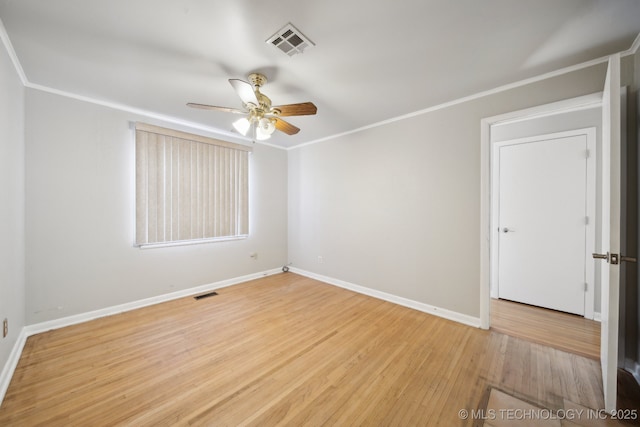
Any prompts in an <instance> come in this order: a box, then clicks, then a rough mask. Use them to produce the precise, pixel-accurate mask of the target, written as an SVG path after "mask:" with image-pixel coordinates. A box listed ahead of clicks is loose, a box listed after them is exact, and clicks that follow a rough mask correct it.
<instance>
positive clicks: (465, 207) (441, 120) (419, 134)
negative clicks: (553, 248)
mask: <svg viewBox="0 0 640 427" xmlns="http://www.w3.org/2000/svg"><path fill="white" fill-rule="evenodd" d="M604 74H605V67H604V66H603V65H598V66H594V67H590V68H587V69H583V70H579V71H576V72H572V73H570V74H565V75H562V76H559V77H555V78H552V79H548V80H545V81H541V82H537V83H534V84H530V85H527V86H523V87H519V88H516V89H512V90H508V91H505V92H500V93H497V94H493V95H489V96H485V97H482V98H479V99H475V100H472V101H468V102H464V103H461V104H457V105H454V106H450V107H447V108H444V109H440V110H437V111H433V112H430V113H426V114H423V115H420V116H416V117H412V118H408V119H404V120H400V121H397V122H393V123H390V124H387V125H383V126H379V127H376V128H372V129H368V130H365V131H362V132H358V133H354V134H350V135H346V136H341V137H339V138H336V139H334V140H330V141H326V142H322V143H318V144H313V145H308V146H304V147H301V148H298V149H293V150H291V151H290V152H289V260H290V262H291V263H292V265H293V266H294V267H298V268H301V269H303V270H307V271H310V272H312V273H316V274H320V275H324V276H328V277H332V278H335V279H339V280H342V281H346V282H350V283H353V284H356V285H360V286H364V287H368V288H371V289H373V290H377V291H382V292H387V293H390V294H393V295H396V296H399V297H404V298H408V299H411V300H414V301H417V302H421V303H425V304H429V305H433V306H436V307H440V308H444V309H448V310H452V311H455V312H458V313H462V314H465V315H468V316H473V317H479V315H480V120H481V119H482V118H484V117H490V116H495V115H498V114H502V113H506V112H510V111H515V110H520V109H524V108H527V107H531V106H536V105H542V104H546V103H550V102H554V101H559V100H562V99H567V98H572V97H577V96H580V95H585V94H589V93H594V92H598V91H601V90H602V87H603V83H604ZM318 256H321V257H323V261H324V263H322V264H320V263H318V261H317V260H318Z"/></svg>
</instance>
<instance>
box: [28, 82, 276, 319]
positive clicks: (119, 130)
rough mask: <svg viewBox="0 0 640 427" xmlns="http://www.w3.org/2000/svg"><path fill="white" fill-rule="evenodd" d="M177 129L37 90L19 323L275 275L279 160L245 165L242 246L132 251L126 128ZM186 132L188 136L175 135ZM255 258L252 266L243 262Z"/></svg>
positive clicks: (261, 154)
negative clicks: (141, 124)
mask: <svg viewBox="0 0 640 427" xmlns="http://www.w3.org/2000/svg"><path fill="white" fill-rule="evenodd" d="M136 120H140V121H147V122H151V123H152V124H157V125H165V126H168V127H175V126H173V125H171V124H163V123H160V122H157V121H152V120H149V119H146V118H144V117H137V116H135V115H133V114H130V113H127V112H123V111H119V110H115V109H111V108H107V107H103V106H99V105H95V104H89V103H86V102H82V101H78V100H75V99H71V98H66V97H62V96H58V95H54V94H50V93H46V92H42V91H38V90H31V89H28V90H27V95H26V124H27V126H26V147H27V148H26V164H27V172H26V195H27V196H26V230H27V231H26V260H27V261H26V281H27V299H26V316H27V323H28V324H33V323H38V322H42V321H46V320H52V319H57V318H61V317H65V316H69V315H74V314H80V313H86V312H89V311H93V310H97V309H101V308H106V307H110V306H114V305H118V304H123V303H128V302H132V301H136V300H140V299H144V298H149V297H154V296H158V295H162V294H166V293H170V292H174V291H179V290H183V289H188V288H192V287H195V286H199V285H206V284H209V283H213V282H217V281H220V280H226V279H231V278H235V277H240V276H244V275H247V274H252V273H257V272H261V271H265V270H269V269H272V268H278V267H282V266H283V265H284V264H285V263H286V259H287V238H286V235H287V211H286V205H287V196H286V192H287V155H286V152H285V151H284V150H280V149H275V148H271V147H267V146H264V145H255V147H254V152H253V153H252V154H251V156H250V218H251V219H250V221H251V222H250V237H249V238H247V239H245V240H238V241H228V242H216V243H208V244H200V245H191V246H180V247H169V248H156V249H139V248H135V247H133V238H134V211H133V210H134V192H133V190H134V184H135V183H134V175H133V174H134V151H133V149H134V145H133V134H132V132H131V130H130V122H131V121H136ZM183 130H187V129H183ZM253 252H255V253H257V254H258V257H257V259H255V260H254V259H252V258H250V257H249V254H250V253H253Z"/></svg>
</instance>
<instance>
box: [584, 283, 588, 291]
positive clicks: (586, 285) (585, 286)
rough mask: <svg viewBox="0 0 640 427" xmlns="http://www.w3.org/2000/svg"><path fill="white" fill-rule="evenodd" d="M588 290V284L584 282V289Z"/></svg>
mask: <svg viewBox="0 0 640 427" xmlns="http://www.w3.org/2000/svg"><path fill="white" fill-rule="evenodd" d="M588 290H589V284H588V283H585V284H584V291H585V292H587V291H588Z"/></svg>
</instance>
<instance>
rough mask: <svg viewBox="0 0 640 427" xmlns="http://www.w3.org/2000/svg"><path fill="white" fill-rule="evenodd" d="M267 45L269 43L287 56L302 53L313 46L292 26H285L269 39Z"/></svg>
mask: <svg viewBox="0 0 640 427" xmlns="http://www.w3.org/2000/svg"><path fill="white" fill-rule="evenodd" d="M267 43H271V44H272V45H274V46H275V47H277V48H278V49H280V50H281V51H283V52H284V53H286V54H287V55H289V56H293V55H296V54H298V53H304V51H305V49H307V48H309V47H313V46H315V45H314V44H313V42H312V41H311V40H309V39H308V38H306V37H305V35H304V34H302V33H301V32H300V30H298V29H297V28H296V27H294V26H293V25H292V24H290V23H289V24H287V25H285V26H284V27H282V28H281V29H280V30H279V31H277V32H276V33H275V34H274V35H272V36H271V37H269V39H268V40H267Z"/></svg>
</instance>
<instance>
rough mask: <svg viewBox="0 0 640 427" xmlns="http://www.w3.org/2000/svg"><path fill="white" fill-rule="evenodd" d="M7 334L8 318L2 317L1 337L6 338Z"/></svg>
mask: <svg viewBox="0 0 640 427" xmlns="http://www.w3.org/2000/svg"><path fill="white" fill-rule="evenodd" d="M7 335H9V320H8V319H4V320H3V321H2V338H6V336H7Z"/></svg>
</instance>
